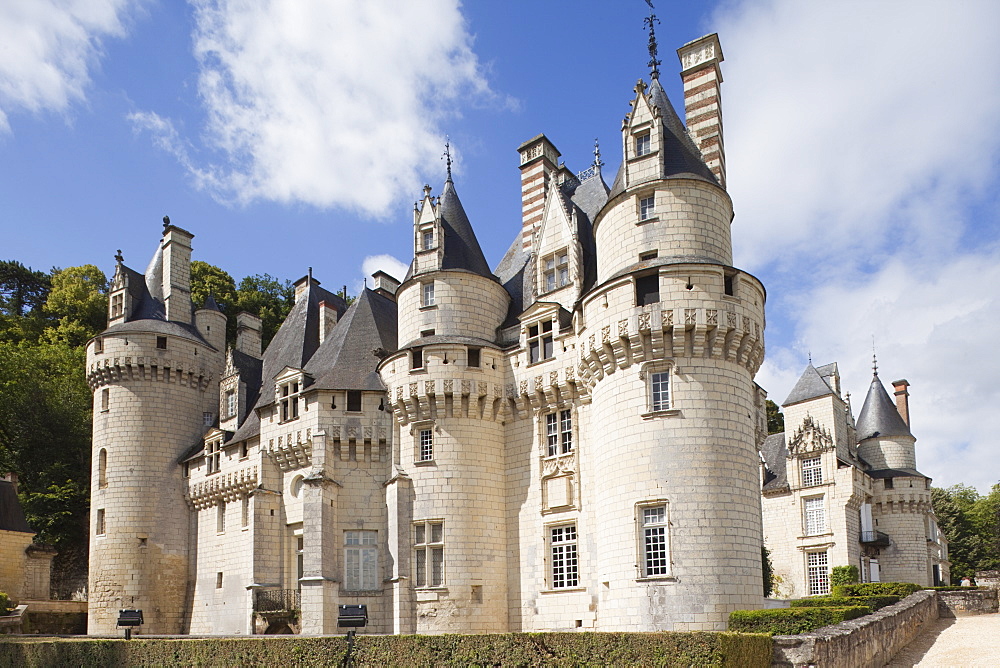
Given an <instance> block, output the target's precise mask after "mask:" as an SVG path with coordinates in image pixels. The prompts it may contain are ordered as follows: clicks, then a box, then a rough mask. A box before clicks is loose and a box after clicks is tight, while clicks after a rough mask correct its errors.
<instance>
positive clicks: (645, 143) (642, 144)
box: [635, 132, 653, 158]
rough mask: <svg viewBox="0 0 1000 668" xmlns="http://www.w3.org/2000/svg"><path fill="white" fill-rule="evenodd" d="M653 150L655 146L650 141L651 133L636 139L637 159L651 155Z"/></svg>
mask: <svg viewBox="0 0 1000 668" xmlns="http://www.w3.org/2000/svg"><path fill="white" fill-rule="evenodd" d="M652 150H653V144H652V142H651V141H650V137H649V133H648V132H647V133H646V134H642V135H638V136H637V137H636V138H635V157H637V158H639V157H642V156H644V155H649V154H650V153H651V152H652Z"/></svg>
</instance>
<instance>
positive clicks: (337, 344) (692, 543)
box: [87, 35, 766, 634]
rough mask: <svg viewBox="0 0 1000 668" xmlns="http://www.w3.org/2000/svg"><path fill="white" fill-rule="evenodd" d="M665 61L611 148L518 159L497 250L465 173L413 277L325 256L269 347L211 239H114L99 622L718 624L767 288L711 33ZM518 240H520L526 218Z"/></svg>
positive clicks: (151, 627)
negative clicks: (740, 206)
mask: <svg viewBox="0 0 1000 668" xmlns="http://www.w3.org/2000/svg"><path fill="white" fill-rule="evenodd" d="M678 55H679V57H680V60H681V64H682V68H683V71H682V78H683V81H684V90H685V111H686V114H685V116H686V121H687V123H686V127H685V124H684V123H683V122H682V121H681V120H680V118H679V117H678V115H677V113H676V112H675V111H674V108H673V107H672V106H671V103H670V101H669V100H668V99H667V96H666V94H665V93H664V90H663V87H662V86H661V84H660V82H659V79H658V74H659V73H658V71H657V69H656V64H657V61H656V60H655V53H654V58H653V60H654V65H653V67H654V69H653V73H652V77H651V80H650V83H649V84H648V85H647V84H646V83H644V82H642V81H640V82H639V84H638V85H636V86H635V89H634V95H633V97H632V101H631V111H630V112H629V113H628V115H627V116H626V117H625V120H624V122H623V123H622V126H621V131H622V150H623V155H622V166H621V168H620V169H619V171H618V173H617V175H616V176H615V178H614V180H613V182H612V185H611V186H610V187H609V186H608V185H607V183H606V181H605V180H604V176H603V174H602V172H601V166H602V163H601V162H600V156H599V154H597V156H596V159H595V161H594V164H593V165H592V166H591V167H590V168H589V169H586V170H584V171H583V172H580V173H573V172H572V171H570V170H569V169H568V168H566V166H565V165H563V164H561V163H560V162H559V152H558V151H557V149H556V147H555V146H554V144H553V143H552V142H551V141H550V140H549V139H548V138H547V137H546V136H544V135H539V136H537V137H535V138H533V139H531V140H529V141H527V142H525V143H524V144H523V145H522V146H520V148H519V154H520V170H521V175H522V192H521V197H522V202H523V216H522V221H521V225H520V229H518V230H517V232H516V235H515V237H516V238H515V240H514V242H513V244H512V245H511V247H510V249H509V250H508V252H507V253H506V255H505V256H504V258H503V259H502V261H501V262H500V263H499V265H498V266H497V267H495V268H493V269H491V268H490V267H489V265H488V264H487V262H486V260H485V257H484V255H483V253H482V251H481V249H480V247H479V243H478V241H477V239H476V236H475V233H474V231H473V222H472V221H470V219H469V217H468V216H467V214H466V212H465V210H464V208H463V205H462V203H461V201H460V199H459V196H458V192H457V189H456V186H455V183H454V181H453V180H452V178H451V174H450V169H449V175H448V179H447V180H446V182H445V184H444V187H443V189H442V190H441V192H440V193H439V194H437V195H435V194H433V192H432V190H431V188H430V187H429V186H428V187H427V188H425V192H424V195H423V199H422V200H421V201H420V202H418V204H417V206H416V207H415V211H414V224H413V245H414V254H413V259H412V263H411V265H410V269H409V271H408V273H407V275H406V276H405V277H403V279H402V281H397V280H395V279H393V278H392V277H389V276H387V275H386V274H384V273H378V274H376V276H375V284H374V288H373V289H365V290H364V291H363V293H362V294H361V295H359V297H358V298H357V300H356V301H355V302H354V303H353V304H352V305H351V306H350V307H348V306H347V304H345V303H344V301H343V300H342V299H341V298H340V297H338V296H336V295H333V294H332V293H330V292H327V291H326V290H324V289H323V288H322V287H321V285H320V282H319V281H318V280H316V279H314V278H313V277H312V272H311V271H310V273H309V275H308V276H306V277H304V278H303V279H301V280H300V281H299V282H297V283H296V286H295V288H296V300H295V305H294V307H293V308H292V310H291V312H290V314H289V315H288V317H287V319H286V320H285V322H284V324H283V325H282V327H281V328H280V330H279V331H278V333H277V334H276V335H275V337H274V339H273V340H272V341H271V342H270V344H269V345H268V347H267V349H266V350H263V351H262V350H261V331H260V321H259V320H258V319H257V318H255V317H254V316H251V315H247V314H241V315H240V316H239V322H238V335H237V342H236V345H235V346H234V347H233V348H231V349H228V350H227V347H226V340H225V332H226V318H225V316H224V315H223V314H222V313H221V312H220V311H219V309H218V307H217V306H216V305H215V303H214V301H212V300H211V299H209V301H208V303H207V304H205V305H203V306H202V307H201V308H198V309H196V310H193V309H192V304H191V299H190V258H191V248H192V246H191V240H192V235H191V234H190V233H189V232H187V231H185V230H183V229H181V228H180V227H178V226H176V225H172V224H169V221H165V226H164V231H163V236H162V239H161V241H160V243H159V246H158V249H157V251H156V254H155V256H154V258H153V261H152V262H151V263H150V265H149V267H148V268H147V269H146V271H145V272H144V273H139V272H138V271H134V270H132V269H130V268H128V267H127V266H125V265H124V264H123V262H122V260H121V257H120V256H119V261H118V265H117V267H116V271H115V275H114V278H113V281H112V287H111V292H110V305H109V321H108V329H107V330H106V331H105V332H104V333H102V334H101V335H100V336H98V337H96V338H95V339H93V340H92V341H91V342H90V343H89V345H88V350H87V374H88V380H89V382H90V384H91V387H92V388H93V391H94V393H95V411H94V454H93V457H94V459H93V471H94V474H93V495H92V510H91V513H92V530H93V537H92V540H91V568H90V612H89V615H90V617H89V624H90V626H89V630H90V632H91V633H113V632H114V631H115V628H114V622H115V618H116V615H117V610H118V609H119V608H124V607H136V608H142V609H143V610H144V615H145V621H146V623H145V625H144V626H143V627H142V632H146V633H199V634H200V633H206V634H213V633H214V634H250V633H264V632H289V631H291V632H300V633H336V632H337V605H338V604H345V603H352V604H353V603H364V604H366V605H367V606H368V614H369V618H370V621H369V624H368V627H367V631H368V632H374V633H444V632H458V633H485V632H508V631H540V630H566V629H592V630H602V631H652V630H671V629H673V630H721V629H724V628H725V627H726V620H727V617H728V614H729V612H730V611H732V610H735V609H747V608H757V607H760V605H761V596H762V585H761V543H762V540H763V532H762V526H761V494H760V474H759V466H760V460H759V454H758V451H759V446H760V444H761V443H762V442H763V440H764V438H765V436H766V419H765V417H764V406H763V401H764V394H763V392H762V391H761V390H760V389H759V388H758V387H757V386H756V385H755V383H754V374H755V373H756V372H757V370H758V368H759V367H760V364H761V362H762V360H763V356H764V338H763V333H764V324H765V321H764V300H765V292H764V288H763V286H762V285H761V283H760V282H759V281H758V280H757V279H756V278H754V277H753V276H751V275H749V274H747V273H746V272H743V271H741V270H739V269H738V268H736V267H735V266H734V264H733V256H732V247H731V234H730V224H731V222H732V219H733V208H732V202H731V200H730V198H729V196H728V194H727V193H726V190H725V154H724V150H723V144H722V136H723V135H722V124H721V113H720V107H719V100H720V98H719V86H720V83H721V81H722V78H721V74H720V69H719V67H720V62H721V61H722V52H721V49H720V46H719V42H718V39H717V37H716V36H715V35H710V36H707V37H704V38H702V39H700V40H696V41H694V42H691V43H690V44H687V45H685V46H684V47H682V48H681V49H680V50H679V51H678ZM512 231H513V229H512Z"/></svg>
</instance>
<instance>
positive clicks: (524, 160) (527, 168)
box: [517, 135, 560, 250]
mask: <svg viewBox="0 0 1000 668" xmlns="http://www.w3.org/2000/svg"><path fill="white" fill-rule="evenodd" d="M517 152H518V153H519V154H520V156H521V241H522V247H523V248H524V249H525V250H528V249H530V248H531V240H532V239H533V238H534V235H535V231H536V230H537V229H538V226H539V225H541V224H542V213H543V211H544V209H545V193H546V191H547V190H548V186H549V183H550V182H552V183H553V184H554V182H555V178H556V172H558V171H559V155H560V154H559V151H558V150H556V147H555V145H554V144H553V143H552V142H550V141H549V139H548V137H546V136H545V135H538V136H537V137H534V138H533V139H529V140H528V141H526V142H524V143H523V144H521V145H520V146H518V147H517Z"/></svg>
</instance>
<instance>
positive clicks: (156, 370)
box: [87, 331, 222, 634]
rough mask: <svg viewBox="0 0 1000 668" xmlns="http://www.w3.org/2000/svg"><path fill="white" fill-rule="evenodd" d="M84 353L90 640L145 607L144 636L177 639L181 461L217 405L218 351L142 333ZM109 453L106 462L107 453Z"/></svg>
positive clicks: (183, 541) (183, 513) (183, 555)
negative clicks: (89, 404) (121, 615)
mask: <svg viewBox="0 0 1000 668" xmlns="http://www.w3.org/2000/svg"><path fill="white" fill-rule="evenodd" d="M102 339H103V352H100V353H98V352H96V350H95V346H94V343H93V342H91V343H90V344H89V345H88V350H87V369H88V374H87V377H88V382H89V384H90V386H91V388H92V389H93V390H94V392H95V410H94V438H93V442H94V447H93V460H92V471H93V473H92V479H91V488H92V492H91V517H90V523H91V541H90V581H89V590H90V606H89V611H88V617H89V622H88V630H89V632H90V633H97V634H101V633H114V632H115V631H116V629H115V620H116V619H117V613H118V610H119V609H120V608H133V607H134V608H141V609H142V610H143V613H144V616H145V624H144V625H143V626H142V627H141V631H139V632H142V633H181V632H183V630H184V628H185V626H186V621H187V612H186V611H187V610H188V607H189V603H190V601H189V599H188V598H187V584H186V583H187V574H188V559H189V551H188V550H189V541H188V538H189V534H188V530H189V527H188V513H187V507H186V504H185V500H184V493H185V487H186V486H185V482H184V479H183V477H182V468H181V466H180V465H179V463H178V458H179V457H180V456H181V454H183V453H184V452H185V451H186V450H188V449H189V448H190V447H191V444H192V443H195V442H197V441H198V440H200V439H201V437H202V435H203V434H204V432H205V429H206V427H205V420H204V417H203V414H204V413H206V412H210V413H212V414H214V412H215V410H216V406H217V401H218V377H219V372H220V370H221V366H222V359H221V353H219V352H218V351H215V350H213V349H211V348H209V347H208V346H207V345H205V344H203V343H201V342H199V341H196V340H193V339H187V338H183V337H178V336H167V337H166V343H167V347H166V349H159V348H157V346H156V344H157V335H156V334H153V333H144V332H141V331H128V332H119V333H116V334H113V335H103V336H102ZM102 451H103V454H102Z"/></svg>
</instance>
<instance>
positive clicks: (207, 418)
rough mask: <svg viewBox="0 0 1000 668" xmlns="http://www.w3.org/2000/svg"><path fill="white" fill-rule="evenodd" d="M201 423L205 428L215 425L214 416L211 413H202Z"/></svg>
mask: <svg viewBox="0 0 1000 668" xmlns="http://www.w3.org/2000/svg"><path fill="white" fill-rule="evenodd" d="M201 423H202V425H204V426H206V427H211V426H212V425H213V424H214V423H215V415H213V414H212V413H202V414H201Z"/></svg>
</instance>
